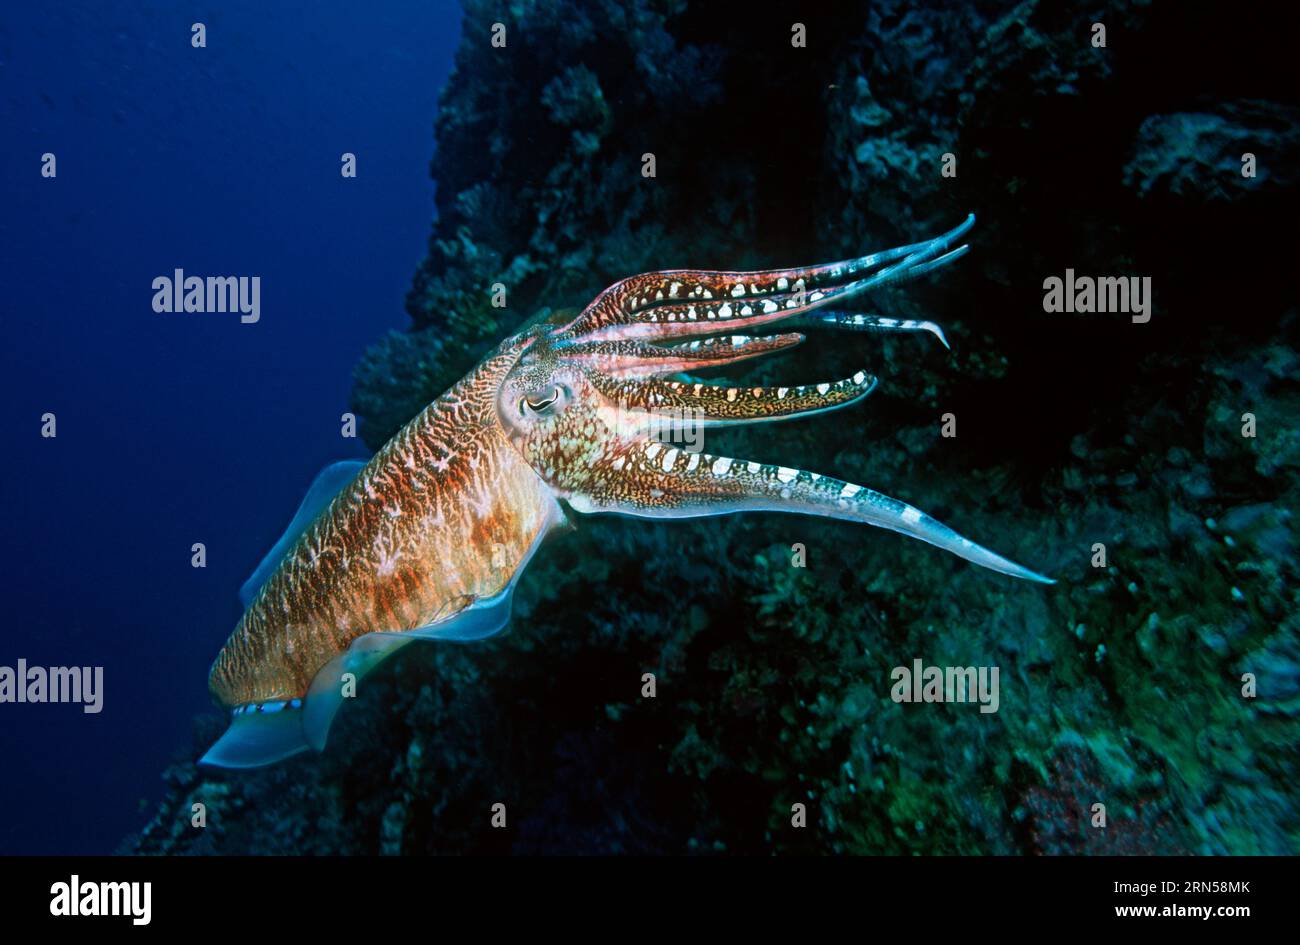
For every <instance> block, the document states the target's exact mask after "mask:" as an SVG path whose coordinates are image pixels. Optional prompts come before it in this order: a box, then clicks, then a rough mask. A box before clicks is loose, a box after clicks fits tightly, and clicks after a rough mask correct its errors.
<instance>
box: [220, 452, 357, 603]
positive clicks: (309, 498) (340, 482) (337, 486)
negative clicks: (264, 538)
mask: <svg viewBox="0 0 1300 945" xmlns="http://www.w3.org/2000/svg"><path fill="white" fill-rule="evenodd" d="M365 465H366V461H365V460H364V459H344V460H339V461H338V462H337V463H330V464H329V465H328V466H326V467H325V468H324V469H322V470H321V471H320V472H319V473H317V474H316V478H315V479H314V480H312V484H311V486H309V487H308V489H307V494H306V495H305V496H303V497H302V504H300V505H299V506H298V511H297V512H296V513H294V516H293V520H292V521H291V522H289V527H288V528H286V529H285V530H284V534H283V535H281V536H280V540H279V541H277V542H276V543H275V544H274V545H272V546H271V550H270V551H268V552H267V553H266V556H265V557H264V558H262V563H261V564H259V565H258V566H257V569H256V570H255V571H253V573H252V574H251V575H249V577H248V580H247V581H245V582H244V584H243V586H242V587H241V588H240V589H239V602H240V603H241V604H243V605H244V607H245V608H247V607H248V606H249V605H250V604H251V603H252V602H253V598H255V597H256V596H257V592H258V591H260V590H261V589H262V585H263V584H265V583H266V582H267V581H268V580H269V579H270V577H271V575H272V574H273V573H274V572H275V569H276V568H277V567H279V565H280V562H281V561H282V560H284V556H285V555H286V554H288V553H289V549H290V548H292V547H293V545H294V542H296V541H297V540H298V539H299V537H301V535H302V533H303V532H305V531H306V530H307V526H309V525H310V524H311V523H312V522H314V521H316V517H317V516H318V515H320V513H321V512H323V511H324V510H325V506H327V505H329V504H330V502H331V501H333V499H334V497H335V496H336V495H338V494H339V493H340V492H342V491H343V490H344V489H345V488H346V487H347V486H348V484H349V483H351V482H352V480H353V479H355V478H357V473H359V472H361V470H362V469H363V468H364V467H365Z"/></svg>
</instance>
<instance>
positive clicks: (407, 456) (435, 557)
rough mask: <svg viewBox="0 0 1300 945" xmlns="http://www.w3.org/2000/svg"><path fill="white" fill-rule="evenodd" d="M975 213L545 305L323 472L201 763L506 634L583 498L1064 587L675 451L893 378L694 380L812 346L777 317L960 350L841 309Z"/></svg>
mask: <svg viewBox="0 0 1300 945" xmlns="http://www.w3.org/2000/svg"><path fill="white" fill-rule="evenodd" d="M973 224H974V217H973V216H971V217H968V218H967V219H966V220H965V221H964V222H963V223H962V224H961V225H959V226H957V227H956V228H954V229H953V230H951V231H950V232H948V233H945V234H943V235H942V236H939V237H937V238H934V239H930V240H927V241H925V242H921V243H914V244H911V245H908V246H899V247H897V248H895V249H890V250H886V251H884V252H877V253H872V254H870V255H867V256H862V257H859V258H857V259H849V260H845V261H842V262H836V263H828V264H825V265H816V266H806V267H803V268H798V269H772V270H764V271H760V272H713V271H697V270H669V271H663V272H653V273H647V274H644V275H639V276H632V277H631V278H627V279H623V280H622V281H620V282H616V283H614V284H613V285H611V286H610V287H609V288H607V289H605V291H603V292H601V293H600V295H598V296H597V297H596V298H595V300H594V301H592V302H591V303H590V304H589V305H588V306H587V307H586V308H585V309H583V310H582V311H581V312H579V313H577V314H574V313H573V311H572V310H569V311H567V312H560V313H550V312H549V311H543V312H542V313H540V314H539V315H538V316H537V317H535V318H533V319H532V320H531V321H530V322H529V323H527V324H525V325H524V327H523V328H522V329H521V330H520V331H519V332H518V333H516V334H515V335H513V336H512V337H510V338H508V339H506V340H505V341H503V342H502V343H501V344H500V346H499V347H497V349H496V350H495V351H493V352H492V353H491V354H490V355H488V356H487V357H486V358H485V359H484V360H483V361H482V362H481V363H480V364H479V365H478V366H477V367H476V368H474V369H473V370H472V371H471V372H470V373H469V374H468V375H467V376H466V377H465V378H464V379H463V380H461V381H460V382H459V383H457V384H456V385H455V386H454V387H452V388H451V389H450V390H448V391H447V392H446V393H444V394H443V395H442V396H441V397H439V398H437V399H436V400H435V401H433V402H432V403H431V404H429V406H428V407H426V408H425V409H424V410H423V411H422V412H421V413H420V414H419V415H418V416H416V417H415V418H414V419H413V420H411V421H410V423H408V424H407V425H406V426H405V427H404V428H403V429H402V430H401V431H400V432H398V433H397V434H396V435H395V436H394V437H393V438H392V439H391V440H389V442H388V443H387V444H385V445H384V446H383V448H381V449H380V450H379V451H378V452H377V453H376V454H375V455H374V457H373V458H372V459H370V461H369V462H363V461H360V460H358V461H352V462H341V463H335V464H333V465H331V466H329V467H326V469H325V470H324V471H322V472H321V474H320V475H319V476H318V477H317V479H316V481H315V482H314V483H313V484H312V486H311V488H310V489H309V490H308V493H307V496H306V498H305V499H304V500H303V502H302V505H301V507H300V508H299V509H298V512H297V514H296V515H295V516H294V518H293V520H292V522H291V523H290V525H289V527H288V530H287V531H286V532H285V534H284V536H283V537H282V538H281V539H280V541H279V542H278V543H277V544H276V546H275V547H274V548H272V549H271V551H270V552H269V553H268V554H267V555H266V557H265V559H264V560H263V561H262V563H261V565H260V566H259V567H258V569H257V570H256V571H255V572H254V574H253V575H252V577H250V578H249V580H248V581H247V582H246V583H245V585H244V587H243V590H242V593H241V597H242V598H243V600H244V603H245V605H246V608H247V609H246V610H245V612H244V615H243V617H242V618H241V619H240V621H239V623H238V625H237V626H236V627H235V630H234V632H233V633H232V634H231V636H230V639H229V640H228V641H227V642H226V645H225V647H223V648H222V650H221V652H220V654H219V655H218V656H217V659H216V662H215V663H214V664H213V666H212V672H211V676H210V679H209V688H210V689H211V692H212V695H213V696H214V697H215V698H216V700H217V701H218V702H219V703H220V704H221V705H222V706H224V707H225V708H227V709H229V710H230V711H231V713H232V721H231V724H230V728H229V729H228V730H227V731H226V733H225V734H224V735H223V736H222V737H221V738H220V740H218V741H217V743H216V744H215V745H214V746H213V747H212V748H211V749H210V750H209V751H208V752H207V754H206V755H205V756H204V757H203V759H202V761H203V762H205V763H209V764H214V765H220V766H225V767H235V768H239V767H253V766H257V765H262V764H268V763H271V762H274V761H277V760H279V759H281V758H285V757H287V756H289V755H292V754H295V753H296V752H299V751H303V750H305V749H307V748H314V749H316V750H317V751H320V750H322V749H323V748H324V746H325V741H326V736H327V734H328V732H329V728H330V723H331V721H332V719H333V718H334V715H335V713H336V711H337V710H338V708H339V706H340V704H341V703H342V701H343V699H344V698H346V697H348V696H350V695H352V694H354V693H355V687H356V683H357V681H358V680H360V679H361V678H362V677H363V676H364V675H365V674H366V673H367V672H368V671H369V670H370V669H372V668H373V667H374V666H375V665H376V664H377V663H378V662H379V661H380V660H382V659H384V658H385V657H386V656H388V655H389V654H391V653H392V652H393V651H394V650H396V649H398V648H399V647H402V646H404V645H406V644H408V643H410V642H411V641H413V640H456V641H468V640H478V639H482V638H484V637H489V636H492V635H493V634H495V633H498V632H499V631H501V630H502V629H503V628H504V627H505V625H506V623H507V622H508V620H509V618H510V601H511V596H512V593H513V591H514V588H515V586H516V584H517V583H518V581H519V578H520V575H521V574H522V573H523V571H524V569H525V567H526V566H527V565H528V562H529V560H530V559H531V558H532V557H533V554H534V553H535V552H536V551H537V549H538V546H539V545H540V544H541V543H542V541H543V539H544V538H546V536H547V535H548V534H550V533H551V532H553V531H555V530H556V529H557V528H559V527H561V526H563V525H565V524H566V523H567V521H568V517H567V512H569V511H571V512H576V513H581V514H596V513H617V514H622V515H630V516H636V517H641V518H694V517H699V516H706V515H724V514H727V513H731V512H744V511H772V512H801V513H804V514H807V515H819V516H824V517H826V518H832V519H842V520H846V521H853V522H864V523H866V524H869V525H877V526H879V527H881V528H887V529H890V530H892V531H895V532H901V533H902V534H904V535H909V536H911V537H913V538H919V539H920V540H922V541H925V542H929V543H930V544H932V545H937V546H938V547H939V548H942V549H945V550H946V551H950V552H952V553H953V554H955V555H957V556H959V557H961V558H965V559H966V560H967V561H971V562H974V563H975V564H977V565H981V566H983V567H985V568H989V569H990V570H993V571H997V572H1000V573H1002V574H1007V575H1011V576H1013V577H1017V578H1025V579H1027V580H1030V581H1041V582H1044V583H1051V581H1050V579H1048V578H1045V577H1043V576H1042V575H1040V574H1037V573H1035V572H1033V571H1031V570H1029V569H1027V568H1024V567H1022V566H1021V565H1019V564H1016V563H1014V562H1012V561H1010V560H1008V559H1006V558H1004V557H1002V556H1001V555H998V554H995V553H994V552H992V551H990V550H988V549H987V548H984V547H981V546H980V545H977V544H975V543H974V542H973V541H971V540H970V539H968V538H964V537H962V536H961V535H959V534H958V533H957V532H955V531H953V530H952V529H951V528H949V527H948V526H946V525H943V524H941V523H940V522H938V521H936V520H935V519H933V518H931V517H930V516H929V515H926V514H925V513H924V512H922V511H920V510H919V509H917V508H914V507H913V506H911V505H908V504H907V503H906V502H902V501H899V500H898V499H893V498H890V497H888V496H885V495H881V494H880V493H879V492H875V491H873V490H871V489H868V488H865V487H863V486H859V485H854V484H853V483H850V482H845V481H843V480H840V479H836V478H833V477H831V476H824V475H819V474H817V473H813V472H807V471H805V470H802V469H796V468H794V467H790V466H775V465H769V464H766V463H757V462H749V461H746V460H741V459H734V458H732V457H728V456H719V455H714V454H712V453H706V452H702V451H701V449H700V448H699V446H698V444H697V445H696V446H695V447H691V446H689V445H687V446H679V445H674V444H675V442H677V443H680V442H681V437H680V434H681V433H682V431H683V430H684V429H687V428H690V429H704V428H708V427H715V426H727V425H731V424H741V423H751V422H755V421H762V420H779V419H783V418H788V417H796V416H808V415H810V414H814V413H819V412H822V411H827V410H834V409H838V408H841V407H846V406H848V405H850V404H853V403H856V402H857V401H859V400H861V399H862V398H863V397H866V396H867V395H868V394H869V393H870V392H871V390H872V388H873V387H874V386H875V384H876V379H875V378H874V377H872V376H871V375H870V374H868V373H867V372H865V371H859V372H857V373H856V374H854V375H853V376H852V377H848V378H844V379H842V380H837V381H828V382H825V383H817V384H806V385H801V386H791V387H731V386H724V385H721V384H709V383H703V382H700V381H698V380H696V379H694V377H693V376H692V375H691V372H694V371H698V370H702V369H705V368H713V367H718V366H720V365H725V364H731V363H734V362H737V361H742V360H744V359H747V358H754V357H758V356H760V355H764V354H770V353H773V352H776V351H783V350H785V349H787V348H789V347H791V346H792V345H795V344H798V343H799V342H800V341H802V340H803V335H801V334H798V333H787V334H770V335H756V334H753V332H755V331H756V330H760V329H764V328H766V327H767V326H769V325H773V324H775V323H777V322H780V321H783V320H786V319H792V318H799V319H801V320H803V321H804V322H805V323H806V324H820V325H825V326H832V327H838V328H859V329H871V330H882V331H920V332H929V333H931V334H934V335H936V336H937V337H938V338H939V339H940V340H942V341H943V342H944V344H945V345H946V344H947V341H946V339H945V338H944V334H943V331H942V329H940V328H939V326H938V325H936V324H934V323H932V322H924V321H912V320H903V319H890V318H885V317H881V316H877V315H868V314H863V313H854V312H851V311H845V310H843V309H840V306H841V305H842V304H843V303H844V302H846V301H847V300H849V299H850V298H853V297H856V296H859V295H861V294H862V293H864V292H866V291H867V290H869V289H874V288H878V287H880V286H884V285H888V284H891V283H895V282H899V281H901V280H904V279H909V278H913V277H915V276H918V275H921V274H923V273H926V272H929V271H931V270H933V269H935V268H937V267H939V266H942V265H944V264H946V263H948V262H950V261H952V260H953V259H956V258H957V257H959V256H961V255H962V254H963V253H964V252H965V251H966V249H967V247H966V246H965V245H960V246H957V245H955V244H956V243H957V241H958V240H959V239H960V238H961V236H962V235H963V234H965V233H966V231H967V230H968V229H970V227H971V226H972V225H973ZM818 310H820V311H818ZM810 313H815V314H810ZM665 431H669V435H665ZM674 432H675V434H677V439H676V440H674V436H673V435H672V434H673V433H674Z"/></svg>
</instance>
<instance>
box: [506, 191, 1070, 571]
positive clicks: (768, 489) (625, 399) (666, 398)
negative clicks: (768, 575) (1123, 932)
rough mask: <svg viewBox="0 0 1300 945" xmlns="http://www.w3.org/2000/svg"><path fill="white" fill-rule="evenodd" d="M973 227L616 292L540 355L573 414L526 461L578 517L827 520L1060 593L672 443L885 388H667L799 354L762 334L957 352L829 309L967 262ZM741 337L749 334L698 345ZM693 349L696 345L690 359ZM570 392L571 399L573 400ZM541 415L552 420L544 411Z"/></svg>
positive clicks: (868, 499) (840, 486)
mask: <svg viewBox="0 0 1300 945" xmlns="http://www.w3.org/2000/svg"><path fill="white" fill-rule="evenodd" d="M973 224H974V216H973V215H971V216H968V217H967V218H966V220H964V221H963V222H962V223H961V224H960V225H958V226H956V227H954V228H953V229H952V230H950V231H949V232H947V233H944V234H943V235H941V236H939V237H936V238H934V239H930V240H925V241H922V242H919V243H912V244H908V245H905V246H900V247H897V248H895V249H890V250H886V251H884V252H878V253H872V254H868V255H865V256H861V257H858V258H856V259H850V260H843V261H840V262H835V263H825V264H818V265H813V266H806V267H801V268H795V269H770V270H762V271H746V272H726V271H712V270H685V269H682V270H670V271H664V272H656V273H647V274H644V275H640V276H634V277H631V278H629V279H624V280H622V281H621V282H618V283H615V284H614V285H612V286H610V287H609V288H608V289H606V290H605V291H604V292H602V293H601V294H600V295H599V296H597V298H596V299H595V300H594V301H593V302H592V303H591V304H590V305H589V306H587V308H586V309H585V310H584V311H583V312H582V313H580V314H579V315H578V316H577V317H575V318H573V319H572V320H569V321H567V322H563V323H561V324H559V325H558V326H557V327H556V328H555V329H554V330H553V331H552V332H551V334H550V335H549V336H548V338H547V339H546V342H545V344H546V346H548V347H546V350H545V352H544V353H543V354H541V355H540V360H541V361H542V362H543V363H545V364H547V365H548V367H547V368H544V369H542V370H541V371H540V372H538V371H536V370H535V371H534V372H533V375H532V376H531V377H530V382H532V383H534V385H535V386H536V388H537V389H538V390H539V391H545V390H547V389H550V386H551V385H552V384H553V383H555V381H554V378H556V377H559V378H562V380H561V381H560V382H559V386H557V387H555V390H556V391H557V394H556V398H557V400H562V401H563V402H562V403H561V404H560V405H559V409H558V410H557V415H556V416H553V417H552V416H546V415H545V414H539V415H538V416H537V417H536V418H534V419H536V420H537V421H538V430H539V431H540V435H539V436H535V437H523V438H521V439H520V445H521V447H522V448H523V449H524V450H525V451H526V453H527V452H528V451H532V454H531V456H530V462H532V464H533V466H534V468H537V469H540V470H541V471H543V475H544V476H546V478H547V479H548V481H550V482H551V483H552V484H553V486H554V487H555V489H556V494H557V495H558V496H559V497H561V498H563V499H564V500H565V501H566V502H567V503H568V504H569V506H570V507H572V508H573V509H574V510H576V511H579V512H586V513H598V512H610V513H618V514H624V515H633V516H638V517H644V518H691V517H698V516H708V515H723V514H729V513H732V512H741V511H782V512H795V513H801V514H807V515H817V516H822V517H826V518H832V519H839V520H844V521H856V522H863V523H866V524H870V525H876V526H878V527H881V528H886V529H889V530H891V531H895V532H899V533H901V534H904V535H907V536H909V537H912V538H917V539H920V540H921V541H924V542H927V543H929V544H932V545H935V546H937V547H939V548H942V549H944V550H945V551H949V552H952V553H953V554H955V555H957V556H959V557H961V558H964V559H966V560H967V561H971V562H973V563H975V564H978V565H980V566H982V567H985V568H989V569H991V570H994V571H997V572H999V573H1002V574H1007V575H1011V576H1013V577H1018V578H1023V579H1026V580H1030V581H1037V582H1041V583H1046V584H1050V583H1053V582H1052V580H1051V579H1050V578H1047V577H1045V576H1043V575H1041V574H1039V573H1037V572H1035V571H1033V570H1031V569H1029V568H1026V567H1024V566H1022V565H1019V564H1017V563H1015V562H1013V561H1011V560H1009V559H1007V558H1005V557H1003V556H1001V555H999V554H997V553H995V552H993V551H990V550H989V549H987V548H984V547H983V546H981V545H979V544H976V543H975V542H973V541H971V540H970V539H968V538H965V537H964V536H962V535H960V534H958V533H957V532H956V531H954V530H953V529H951V528H949V527H948V526H947V525H944V524H943V523H942V522H939V521H938V520H936V519H935V518H933V517H931V516H929V515H927V514H926V513H924V512H922V511H921V510H920V509H918V508H916V507H914V506H912V505H909V504H908V503H906V502H903V501H900V500H898V499H894V498H891V497H889V496H886V495H882V494H881V493H879V492H876V491H874V490H872V489H868V488H866V487H864V486H860V485H857V484H855V483H850V482H846V481H844V480H841V479H836V478H834V477H831V476H824V475H820V474H818V473H813V472H808V471H806V470H802V469H795V468H791V467H787V466H779V465H769V464H762V463H757V462H752V461H746V460H739V459H734V458H731V457H727V456H718V455H713V454H709V453H701V452H698V451H692V450H691V449H687V448H683V447H679V446H677V445H674V443H673V441H672V440H671V439H666V438H665V437H664V436H663V435H662V431H663V430H664V429H665V428H667V429H670V430H671V429H672V427H673V425H675V424H676V425H680V424H686V425H688V426H689V425H691V424H694V425H696V426H699V427H711V426H725V425H731V424H739V423H753V422H757V421H764V420H776V419H788V418H794V417H800V416H810V415H813V414H817V413H822V412H825V411H828V410H834V409H839V408H842V407H845V406H848V405H850V404H853V403H856V402H857V401H859V400H861V399H862V398H863V397H865V396H866V395H867V394H869V393H870V392H871V391H872V390H873V389H874V387H875V385H876V379H875V378H874V377H873V376H871V375H870V374H869V373H867V372H866V371H859V372H857V373H856V374H854V375H853V376H852V377H850V378H844V379H841V380H837V381H827V382H822V383H818V384H805V385H790V386H788V387H784V386H783V387H769V386H750V387H746V386H725V385H717V384H709V383H703V382H693V381H682V380H680V379H671V378H669V377H666V375H669V374H672V373H673V372H680V371H689V370H693V369H695V368H704V367H712V366H718V365H723V364H729V363H733V362H736V361H740V360H743V359H746V358H750V357H757V356H761V355H764V354H770V353H773V352H776V351H780V350H785V349H786V348H789V347H791V346H793V345H795V344H798V343H799V342H800V341H802V340H803V336H802V335H800V334H794V333H790V334H784V335H772V336H757V335H752V334H750V332H752V331H754V330H755V329H760V328H765V327H768V326H771V325H775V324H777V323H779V322H782V321H785V320H788V319H795V320H796V321H797V323H799V324H800V325H801V327H802V326H804V325H808V326H810V327H811V326H814V325H815V326H816V327H825V328H839V329H849V330H858V331H904V332H907V331H921V332H928V333H930V334H933V335H935V336H936V337H937V338H939V340H940V341H942V342H943V343H944V344H945V345H947V339H946V337H945V336H944V333H943V329H942V328H940V327H939V326H938V325H937V324H935V323H934V322H929V321H917V320H906V319H892V318H888V317H884V316H879V315H866V314H857V313H853V312H849V311H844V310H834V311H825V309H827V308H828V307H830V306H842V305H843V303H845V302H847V301H848V300H850V299H852V298H854V297H855V296H858V295H860V294H862V293H864V292H866V291H868V290H871V289H876V288H879V287H881V286H884V285H889V284H893V283H897V282H900V281H903V280H906V279H912V278H916V277H918V276H921V275H925V274H927V273H930V272H932V271H934V270H935V269H937V268H939V267H941V266H944V265H946V264H948V263H950V262H952V261H954V260H956V259H958V258H960V257H961V256H962V255H964V254H965V253H966V251H967V247H966V246H965V245H964V244H962V245H958V242H959V240H960V239H961V237H962V236H964V235H965V234H966V232H967V231H968V230H969V229H970V228H971V226H972V225H973ZM817 309H822V310H823V311H822V312H816V311H815V310H817ZM737 331H743V332H744V333H743V334H723V335H722V336H721V337H707V338H706V337H704V336H718V335H719V334H720V333H731V332H737ZM684 339H691V340H689V341H686V343H684V344H683V343H680V342H681V341H683V340H684ZM674 342H678V343H674ZM565 366H567V367H568V368H569V371H568V372H567V373H566V371H565V370H564V367H565ZM571 388H577V389H578V391H579V392H578V393H576V394H575V393H574V392H573V391H572V390H571ZM561 389H563V390H564V391H567V392H568V394H567V395H566V396H565V397H563V398H561V397H560V394H559V393H558V391H560V390H561ZM528 403H532V401H529V402H528ZM539 403H546V404H547V407H546V408H545V409H546V410H550V409H551V408H550V406H549V402H547V401H545V399H544V398H543V400H542V401H539ZM527 413H528V410H527V408H526V409H525V410H524V414H525V415H527ZM575 444H578V445H576V446H575Z"/></svg>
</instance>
